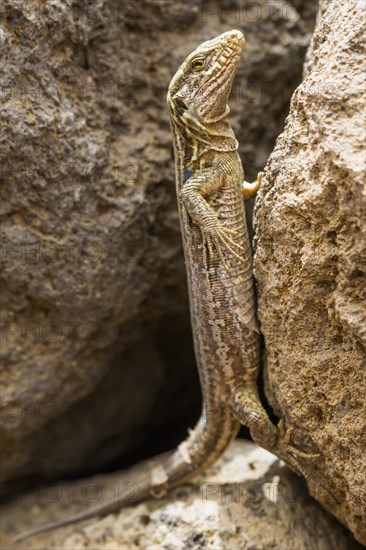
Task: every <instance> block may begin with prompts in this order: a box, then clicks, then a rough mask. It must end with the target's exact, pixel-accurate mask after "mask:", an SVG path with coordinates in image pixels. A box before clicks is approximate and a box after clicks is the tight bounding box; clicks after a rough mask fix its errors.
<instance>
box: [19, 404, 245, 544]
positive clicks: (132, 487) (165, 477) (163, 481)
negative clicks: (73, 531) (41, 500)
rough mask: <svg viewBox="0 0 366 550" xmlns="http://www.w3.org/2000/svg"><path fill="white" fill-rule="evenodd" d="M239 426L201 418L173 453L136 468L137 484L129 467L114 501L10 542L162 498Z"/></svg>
mask: <svg viewBox="0 0 366 550" xmlns="http://www.w3.org/2000/svg"><path fill="white" fill-rule="evenodd" d="M219 416H220V415H219ZM239 427H240V423H239V422H238V421H237V420H236V419H234V417H233V416H232V415H230V414H224V415H223V417H222V418H221V419H218V418H217V417H216V418H215V422H212V423H211V422H207V420H206V417H205V415H203V416H202V417H201V419H200V420H199V422H198V424H197V425H196V427H195V429H194V430H192V431H191V432H190V435H189V437H188V438H187V439H186V440H185V441H183V443H181V444H180V445H179V446H178V447H177V448H176V449H175V450H174V451H171V452H169V453H164V454H163V455H160V456H158V457H155V458H154V459H152V460H150V461H149V462H150V467H149V469H148V470H147V471H146V470H145V474H144V470H143V469H142V468H141V465H140V466H137V470H138V474H136V476H137V475H138V477H135V480H136V479H137V480H138V482H136V481H134V476H133V471H136V470H135V468H133V471H132V472H131V476H128V483H126V485H125V487H124V489H123V490H122V491H121V492H120V494H119V495H118V496H117V497H116V498H114V499H111V500H108V501H105V502H101V503H100V504H98V505H97V506H94V507H92V508H90V509H88V510H84V511H81V512H79V513H77V514H75V515H73V516H70V517H66V518H65V519H60V520H57V521H54V522H52V523H46V524H44V525H40V526H39V527H35V528H34V529H30V530H29V531H25V532H23V533H20V534H19V535H18V536H16V537H15V538H14V539H13V541H14V542H19V541H21V540H24V539H27V538H28V537H32V536H33V535H37V534H39V533H45V532H46V531H51V530H53V529H57V528H59V527H65V526H67V525H70V524H72V523H76V522H78V521H83V520H86V519H89V518H92V517H94V516H105V515H106V514H110V513H112V512H116V511H117V510H119V508H121V507H122V506H126V505H130V504H134V503H137V502H141V501H143V500H145V499H146V498H148V497H155V498H161V497H163V496H164V495H165V494H166V493H167V491H168V490H169V489H171V488H173V487H175V486H177V485H180V484H181V483H184V482H185V481H188V480H189V479H191V478H192V477H194V476H196V475H197V474H199V473H200V472H201V471H203V470H205V469H206V468H208V467H209V466H210V465H211V464H213V463H214V462H215V461H216V460H217V459H218V458H219V456H220V455H221V454H222V453H223V452H224V450H225V449H226V447H227V446H228V445H229V443H230V442H231V441H232V440H233V439H234V437H235V436H236V435H237V433H238V431H239Z"/></svg>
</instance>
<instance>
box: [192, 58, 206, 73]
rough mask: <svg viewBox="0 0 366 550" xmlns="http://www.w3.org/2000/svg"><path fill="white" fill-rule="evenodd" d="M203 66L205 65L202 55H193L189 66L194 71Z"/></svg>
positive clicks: (199, 69)
mask: <svg viewBox="0 0 366 550" xmlns="http://www.w3.org/2000/svg"><path fill="white" fill-rule="evenodd" d="M204 66H205V58H204V57H195V58H194V59H192V61H191V68H192V69H193V70H194V71H201V70H202V69H203V67H204Z"/></svg>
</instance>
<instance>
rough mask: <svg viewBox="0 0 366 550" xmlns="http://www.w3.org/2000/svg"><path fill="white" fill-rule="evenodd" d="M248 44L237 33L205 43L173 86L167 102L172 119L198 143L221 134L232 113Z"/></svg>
mask: <svg viewBox="0 0 366 550" xmlns="http://www.w3.org/2000/svg"><path fill="white" fill-rule="evenodd" d="M244 42H245V40H244V36H243V34H242V33H241V32H240V31H237V30H232V31H229V32H225V33H223V34H221V35H220V36H217V37H216V38H214V39H213V40H209V41H208V42H203V43H202V44H201V45H200V46H198V48H196V49H195V50H194V52H192V53H191V54H190V55H189V56H188V57H187V59H186V60H185V61H184V63H183V64H182V65H181V67H180V68H179V69H178V71H177V73H176V74H175V76H174V78H173V79H172V81H171V83H170V86H169V90H168V98H167V99H168V105H169V108H170V111H171V115H172V119H174V121H175V122H176V123H177V124H180V125H183V126H184V127H185V128H186V130H188V131H189V132H190V133H191V134H194V136H195V138H196V139H198V140H199V139H200V136H201V137H202V138H205V137H206V138H207V137H209V135H210V133H212V135H217V130H218V129H219V126H220V122H221V121H223V120H224V119H225V117H226V116H227V114H228V113H229V110H230V109H229V107H228V98H229V94H230V90H231V86H232V82H233V79H234V76H235V73H236V69H237V68H238V65H239V62H240V57H241V53H242V50H243V47H244ZM228 138H229V136H228ZM232 139H235V138H234V137H233V136H232Z"/></svg>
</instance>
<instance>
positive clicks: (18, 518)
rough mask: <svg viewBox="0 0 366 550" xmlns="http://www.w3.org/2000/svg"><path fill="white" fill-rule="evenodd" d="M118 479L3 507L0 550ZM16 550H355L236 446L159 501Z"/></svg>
mask: <svg viewBox="0 0 366 550" xmlns="http://www.w3.org/2000/svg"><path fill="white" fill-rule="evenodd" d="M126 478H127V476H126V473H125V472H123V473H119V474H110V475H108V476H103V477H102V476H100V477H95V478H91V479H89V480H83V481H81V482H75V483H73V484H67V485H66V484H65V485H59V486H55V487H54V488H53V490H52V489H51V488H48V489H47V490H45V491H44V492H43V493H40V492H35V493H32V494H30V495H28V496H27V497H23V498H22V499H19V500H18V501H15V502H14V503H13V504H11V505H7V506H4V507H3V510H2V528H3V533H2V538H1V540H2V548H4V549H5V548H6V550H11V549H12V548H14V546H12V545H11V543H10V542H9V539H10V537H11V535H12V534H14V531H15V530H19V529H23V528H27V527H29V526H30V525H31V524H32V525H34V524H36V523H37V524H39V523H40V522H42V521H45V520H46V521H47V520H49V519H51V518H52V519H55V518H60V517H64V516H65V514H69V513H72V512H75V511H79V510H81V509H82V508H84V507H85V506H87V497H89V499H90V500H93V502H94V503H95V501H96V499H97V498H99V499H102V498H105V497H106V496H111V495H113V494H115V493H116V489H117V488H118V486H122V485H123V484H124V483H125V481H126ZM47 495H48V499H49V502H48V503H47ZM51 499H53V503H51V502H50V500H51ZM32 503H33V505H32ZM16 548H17V549H19V550H21V549H22V548H24V549H26V550H39V548H47V549H48V550H51V549H52V548H57V549H59V550H61V549H62V550H81V549H90V550H95V549H96V548H98V550H115V549H116V548H120V549H123V550H138V549H142V550H145V549H147V548H149V549H150V548H156V549H158V548H169V549H171V550H186V549H187V548H191V549H193V550H199V549H201V548H207V549H211V550H219V549H222V550H232V549H234V548H235V550H250V549H252V548H258V549H263V550H267V549H268V548H274V549H276V548H278V549H283V548H291V549H292V548H294V549H295V548H301V550H306V549H308V550H323V549H325V548H326V549H332V550H344V549H345V548H347V550H361V548H360V545H359V544H357V543H356V542H355V541H354V539H353V538H352V537H351V535H350V534H349V533H347V532H345V530H344V528H343V527H342V526H341V525H340V524H339V523H338V522H337V521H336V520H335V519H334V518H333V517H332V516H331V515H330V514H328V513H327V512H325V511H324V510H322V509H321V507H320V506H319V504H318V503H316V502H315V501H314V500H313V499H312V498H311V497H310V496H309V494H308V492H307V489H306V486H305V484H304V483H303V481H302V480H301V479H299V478H298V477H297V476H295V475H294V474H292V473H291V472H290V471H289V470H288V469H287V468H284V467H281V466H280V465H279V462H278V461H277V460H276V458H275V457H274V456H273V455H271V454H270V453H268V452H266V451H264V450H263V449H259V448H258V447H256V446H254V445H253V444H251V443H249V442H243V441H237V442H235V443H234V444H233V445H232V446H231V447H230V448H229V449H228V450H227V452H226V453H225V455H224V457H223V458H222V459H221V460H220V461H219V462H218V463H217V464H216V465H215V466H214V467H213V468H211V469H210V470H209V471H208V472H207V473H206V474H205V476H202V477H200V478H197V479H196V480H194V481H192V482H191V483H190V484H189V485H185V486H182V487H180V488H178V489H176V490H174V491H172V492H171V493H170V494H169V495H168V496H167V497H166V498H164V499H162V500H160V501H156V500H148V501H146V502H145V503H143V504H140V505H138V506H134V507H130V508H124V509H122V510H121V511H120V512H119V513H117V514H110V515H108V516H106V517H104V518H94V519H91V520H88V521H87V522H83V523H81V524H76V525H72V526H69V527H66V528H63V529H59V530H57V531H53V532H49V533H44V534H42V535H38V536H36V537H34V538H31V539H28V540H26V541H23V543H20V544H18V545H17V546H16Z"/></svg>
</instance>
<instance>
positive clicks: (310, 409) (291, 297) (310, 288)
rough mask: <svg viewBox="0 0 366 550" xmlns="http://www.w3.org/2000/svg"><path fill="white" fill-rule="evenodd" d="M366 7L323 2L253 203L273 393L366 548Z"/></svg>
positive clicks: (317, 477)
mask: <svg viewBox="0 0 366 550" xmlns="http://www.w3.org/2000/svg"><path fill="white" fill-rule="evenodd" d="M363 6H364V4H363V2H362V1H358V0H351V1H349V2H345V3H343V2H333V1H325V2H323V4H322V6H321V10H320V13H319V20H318V24H317V28H316V30H315V32H314V36H313V40H312V45H311V48H310V51H309V53H308V58H307V64H306V67H305V74H304V81H303V83H302V84H301V85H300V86H299V87H298V88H297V90H296V92H295V94H294V96H293V99H292V101H291V107H290V114H289V117H288V119H287V122H286V126H285V130H284V132H283V133H282V135H281V136H280V137H279V138H278V140H277V142H276V146H275V149H274V151H273V153H272V155H271V157H270V159H269V162H268V164H267V168H266V177H265V182H264V185H263V187H262V190H261V192H260V195H259V198H258V200H257V203H256V229H257V245H256V256H255V276H256V279H257V285H258V298H259V317H260V322H261V329H262V332H263V335H264V341H265V363H266V367H265V372H266V393H267V396H268V399H269V402H270V403H271V405H272V406H273V408H274V410H275V413H276V414H277V416H278V417H280V418H282V419H283V420H284V424H285V427H286V428H287V429H289V430H293V431H292V433H291V432H288V433H289V434H291V441H292V443H293V445H294V446H295V447H297V448H298V449H300V450H302V451H305V452H306V453H309V454H313V455H315V456H314V457H313V458H311V457H310V456H309V457H308V458H303V457H299V459H298V460H299V462H300V464H301V466H302V468H303V470H304V471H305V472H306V473H307V474H308V477H309V479H308V485H309V488H310V492H311V493H312V494H313V495H314V497H315V498H317V499H318V500H319V502H320V503H321V504H323V505H324V506H325V507H326V508H327V509H328V510H330V511H331V512H332V513H333V514H334V515H335V516H336V517H338V518H339V519H340V520H341V521H342V522H343V523H344V524H345V525H347V526H348V527H349V528H350V529H351V530H352V532H353V533H354V535H355V537H356V538H358V540H360V541H362V542H363V543H364V544H366V454H365V449H366V400H365V395H366V376H365V373H366V354H365V345H366V307H365V306H366V304H365V298H366V285H365V267H366V227H365V207H366V201H365V194H366V193H365V149H364V148H365V124H364V116H365V94H364V67H365V66H364V54H365V52H364V47H363V40H364V29H363V25H364V18H362V17H360V13H361V12H362V9H363Z"/></svg>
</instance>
